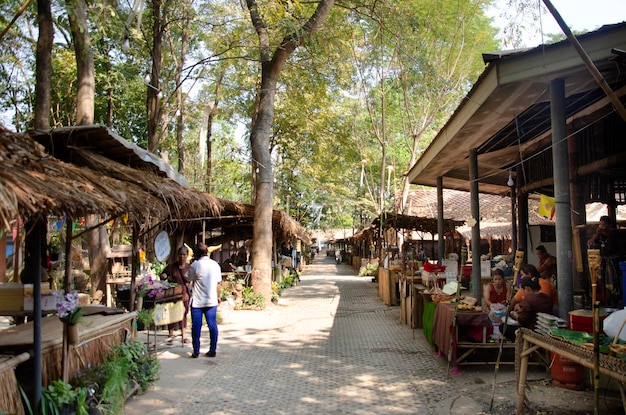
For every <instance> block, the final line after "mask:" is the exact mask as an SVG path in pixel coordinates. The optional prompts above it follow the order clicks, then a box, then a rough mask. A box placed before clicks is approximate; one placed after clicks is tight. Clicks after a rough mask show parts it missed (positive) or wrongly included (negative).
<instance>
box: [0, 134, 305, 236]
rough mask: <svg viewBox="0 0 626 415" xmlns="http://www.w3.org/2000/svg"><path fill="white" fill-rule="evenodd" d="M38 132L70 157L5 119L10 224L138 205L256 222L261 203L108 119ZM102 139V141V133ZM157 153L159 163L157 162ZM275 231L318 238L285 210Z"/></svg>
mask: <svg viewBox="0 0 626 415" xmlns="http://www.w3.org/2000/svg"><path fill="white" fill-rule="evenodd" d="M31 135H32V136H33V137H35V138H37V139H38V140H40V141H43V142H45V143H47V144H48V147H49V149H50V150H54V151H55V154H58V155H60V156H62V157H64V158H65V159H67V161H68V162H64V161H61V160H58V159H57V158H55V157H52V156H50V155H49V154H48V153H46V151H45V148H44V147H43V146H42V145H41V144H39V143H37V142H35V141H33V139H32V138H30V137H29V136H26V135H22V134H16V133H12V132H10V131H8V130H6V129H4V128H3V127H1V126H0V170H2V172H1V173H0V200H1V201H2V202H1V204H0V220H2V223H3V224H4V226H7V227H8V225H9V222H10V221H11V220H12V219H15V218H16V217H17V216H18V215H20V216H22V217H23V218H25V219H28V218H29V217H31V216H36V215H38V214H40V213H45V214H51V215H59V216H62V215H66V214H67V215H70V216H73V217H80V216H85V215H87V214H103V215H104V214H109V215H112V216H116V215H119V214H123V213H131V214H134V215H136V216H138V217H156V218H159V219H161V220H163V219H169V220H172V219H176V220H175V223H173V224H174V225H175V226H177V225H178V224H180V223H181V221H189V223H191V222H194V221H196V222H198V223H200V220H199V219H202V220H204V221H205V222H206V223H208V224H209V228H210V227H211V225H212V224H213V225H214V226H215V227H225V228H228V227H238V228H239V230H241V229H245V228H248V229H249V234H250V238H251V233H252V231H251V229H252V223H253V216H254V206H251V205H246V204H242V203H237V202H232V201H228V200H223V199H218V198H216V197H215V196H213V195H211V194H209V193H204V192H201V191H199V190H196V189H193V188H191V187H189V186H188V185H186V183H187V182H186V180H185V179H184V178H183V177H182V176H180V175H179V174H178V173H176V172H174V171H173V170H172V169H171V167H169V165H168V164H167V163H164V162H163V161H162V160H160V159H158V158H157V157H156V156H155V155H153V154H152V153H149V152H147V151H145V150H143V149H140V148H139V147H137V146H135V145H133V144H132V143H127V142H126V143H125V140H123V139H122V138H120V137H118V136H116V135H115V134H114V133H113V132H112V131H111V130H109V129H107V128H105V127H102V126H85V127H64V128H62V129H55V130H51V131H49V132H33V133H31ZM98 140H100V141H98ZM155 159H158V160H156V164H155V163H154V161H155ZM272 222H273V230H274V234H275V235H276V237H278V238H283V239H288V238H290V237H291V236H295V237H297V238H299V239H301V240H303V242H305V243H307V244H308V243H310V240H309V238H308V236H307V234H306V231H305V230H304V228H303V227H302V226H301V225H300V224H299V223H298V222H297V221H295V220H294V219H293V218H291V217H289V216H287V215H285V214H284V213H283V212H280V211H274V212H273V214H272Z"/></svg>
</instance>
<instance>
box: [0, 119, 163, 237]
mask: <svg viewBox="0 0 626 415" xmlns="http://www.w3.org/2000/svg"><path fill="white" fill-rule="evenodd" d="M164 180H165V179H164ZM44 212H45V213H46V214H53V215H59V216H62V215H65V214H68V215H71V216H74V217H77V216H84V215H86V214H89V213H98V214H107V213H108V214H112V215H117V214H122V213H133V214H136V215H153V216H159V215H162V214H164V213H166V212H167V205H164V204H163V203H162V201H161V200H160V199H158V198H157V197H156V196H155V195H152V194H148V193H146V192H145V191H144V189H142V188H141V186H139V185H138V184H133V183H127V182H123V181H120V180H116V179H114V178H111V177H108V176H106V175H103V174H100V173H98V172H96V171H94V170H90V169H87V168H82V167H79V166H76V165H73V164H69V163H64V162H62V161H60V160H58V159H56V158H54V157H51V156H50V155H48V154H47V153H46V152H45V151H44V149H43V147H42V146H41V145H39V144H37V143H35V142H34V141H33V140H32V139H31V138H29V137H28V136H25V135H21V134H16V133H12V132H10V131H8V130H6V129H5V128H4V127H2V126H0V220H1V221H2V225H3V226H5V227H9V222H10V221H11V220H12V219H15V218H16V217H17V216H18V215H20V216H22V217H23V218H25V219H28V218H30V217H35V216H37V215H39V214H41V213H44Z"/></svg>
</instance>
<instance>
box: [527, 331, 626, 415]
mask: <svg viewBox="0 0 626 415" xmlns="http://www.w3.org/2000/svg"><path fill="white" fill-rule="evenodd" d="M540 348H542V349H544V350H546V351H547V352H552V353H555V354H558V355H559V356H561V357H564V358H566V359H569V360H571V361H573V362H575V363H578V364H580V365H582V366H584V367H586V368H587V369H591V370H593V368H594V358H593V350H590V349H587V348H586V347H583V346H579V345H577V344H575V343H572V342H570V341H567V340H564V339H560V338H558V337H554V336H545V335H543V334H539V333H536V332H534V331H532V330H529V329H526V328H520V329H519V330H518V331H517V334H516V336H515V377H516V378H517V379H518V384H517V408H516V411H515V413H517V414H521V413H522V410H523V409H524V400H525V398H526V396H525V393H526V377H527V375H528V363H529V358H530V354H531V353H533V352H535V351H536V350H538V349H540ZM600 373H601V374H603V375H606V376H608V377H610V378H612V379H615V380H616V381H617V382H618V385H619V389H620V395H621V397H622V406H623V408H624V409H626V393H625V391H624V382H626V362H624V361H623V360H621V359H618V358H616V357H612V356H609V355H606V354H600Z"/></svg>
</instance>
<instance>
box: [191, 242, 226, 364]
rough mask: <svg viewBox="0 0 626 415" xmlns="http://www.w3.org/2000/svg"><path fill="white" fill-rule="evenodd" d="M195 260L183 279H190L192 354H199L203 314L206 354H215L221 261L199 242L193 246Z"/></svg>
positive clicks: (212, 355) (194, 355)
mask: <svg viewBox="0 0 626 415" xmlns="http://www.w3.org/2000/svg"><path fill="white" fill-rule="evenodd" d="M194 258H195V261H194V262H193V263H192V264H191V267H190V268H189V272H188V273H187V274H186V275H185V279H186V280H187V281H189V282H191V287H192V294H191V343H192V345H193V353H192V354H191V357H193V358H196V357H198V356H199V355H200V335H201V332H202V316H204V318H205V319H206V322H207V326H208V327H209V338H210V345H209V351H208V352H207V353H206V354H205V356H208V357H215V355H216V353H217V337H218V328H217V306H218V305H219V289H220V285H221V281H222V270H221V268H220V264H218V263H217V262H216V261H214V260H212V259H211V258H209V254H208V249H207V246H206V245H205V244H203V243H199V244H198V246H197V247H196V248H195V249H194Z"/></svg>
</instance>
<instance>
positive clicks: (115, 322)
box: [0, 306, 137, 387]
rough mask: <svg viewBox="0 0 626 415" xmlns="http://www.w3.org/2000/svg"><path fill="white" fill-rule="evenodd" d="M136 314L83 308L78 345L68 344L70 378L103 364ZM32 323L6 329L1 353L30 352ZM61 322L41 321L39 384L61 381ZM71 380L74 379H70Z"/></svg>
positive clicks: (54, 319) (1, 338)
mask: <svg viewBox="0 0 626 415" xmlns="http://www.w3.org/2000/svg"><path fill="white" fill-rule="evenodd" d="M136 316H137V314H136V313H134V312H132V313H124V312H123V311H122V310H118V309H111V308H108V307H104V306H87V307H84V315H83V317H82V319H81V320H80V321H79V323H78V324H77V325H76V328H77V335H78V338H77V342H76V343H75V344H71V345H70V348H69V355H68V366H69V373H70V374H71V375H72V376H73V375H75V374H76V373H77V372H78V371H79V370H80V369H83V368H85V367H86V366H88V365H97V364H100V363H102V361H103V359H104V357H105V356H106V354H107V352H108V350H109V349H110V347H111V346H113V345H117V344H120V343H122V342H123V341H124V340H125V339H127V338H128V337H129V336H130V333H131V329H132V326H133V322H134V320H135V319H136ZM33 329H34V324H33V323H32V322H28V323H25V324H20V325H17V326H12V327H9V328H7V329H5V330H3V331H2V336H0V353H1V354H4V355H19V354H20V353H28V352H31V351H32V350H33V348H34V344H33ZM62 348H63V322H62V321H61V320H60V319H59V318H58V317H57V316H48V317H44V318H42V319H41V353H42V385H43V386H44V387H46V386H47V385H48V384H49V383H50V382H52V381H54V380H56V379H60V378H61V371H62V367H61V353H62ZM71 380H73V379H71Z"/></svg>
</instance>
